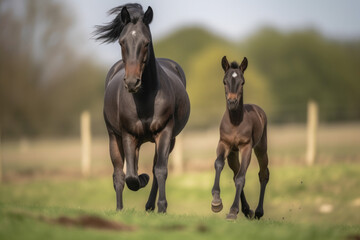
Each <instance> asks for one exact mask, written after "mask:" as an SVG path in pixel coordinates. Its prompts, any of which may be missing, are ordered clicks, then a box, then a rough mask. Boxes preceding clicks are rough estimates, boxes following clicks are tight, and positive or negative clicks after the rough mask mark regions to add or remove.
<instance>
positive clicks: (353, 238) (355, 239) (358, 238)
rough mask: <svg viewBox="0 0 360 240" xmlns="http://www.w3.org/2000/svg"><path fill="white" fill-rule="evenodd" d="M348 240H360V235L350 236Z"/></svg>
mask: <svg viewBox="0 0 360 240" xmlns="http://www.w3.org/2000/svg"><path fill="white" fill-rule="evenodd" d="M346 239H347V240H360V235H350V236H347V238H346Z"/></svg>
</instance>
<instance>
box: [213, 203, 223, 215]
mask: <svg viewBox="0 0 360 240" xmlns="http://www.w3.org/2000/svg"><path fill="white" fill-rule="evenodd" d="M222 209H223V204H222V202H221V200H220V201H214V200H213V201H212V202H211V210H212V211H213V212H215V213H218V212H220V211H221V210H222Z"/></svg>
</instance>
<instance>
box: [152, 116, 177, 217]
mask: <svg viewBox="0 0 360 240" xmlns="http://www.w3.org/2000/svg"><path fill="white" fill-rule="evenodd" d="M173 126H174V120H173V119H171V120H169V122H168V124H167V125H166V127H165V128H164V129H163V130H162V131H161V132H159V133H158V134H157V135H156V136H155V144H156V151H157V161H156V164H155V167H154V174H155V177H156V180H157V184H158V189H159V199H158V202H157V205H158V212H159V213H165V212H166V208H167V201H166V194H165V182H166V178H167V175H168V166H167V165H168V158H169V154H170V149H171V142H172V141H171V140H172V131H173Z"/></svg>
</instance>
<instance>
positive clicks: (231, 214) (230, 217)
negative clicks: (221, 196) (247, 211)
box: [226, 213, 237, 221]
mask: <svg viewBox="0 0 360 240" xmlns="http://www.w3.org/2000/svg"><path fill="white" fill-rule="evenodd" d="M236 218H237V214H234V213H229V214H227V215H226V220H230V221H234V220H236Z"/></svg>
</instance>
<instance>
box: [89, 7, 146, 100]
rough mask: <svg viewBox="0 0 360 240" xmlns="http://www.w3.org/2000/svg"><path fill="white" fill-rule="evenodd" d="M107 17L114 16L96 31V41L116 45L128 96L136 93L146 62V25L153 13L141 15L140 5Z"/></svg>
mask: <svg viewBox="0 0 360 240" xmlns="http://www.w3.org/2000/svg"><path fill="white" fill-rule="evenodd" d="M109 13H110V14H117V16H116V17H115V19H114V20H113V21H112V22H110V23H109V24H108V25H105V26H98V27H97V31H96V32H95V33H96V34H97V35H99V36H98V37H97V39H98V40H103V41H104V42H115V41H116V40H117V41H118V42H119V44H120V46H121V54H122V59H123V62H124V64H125V77H124V82H125V88H127V90H128V91H129V92H131V93H136V92H137V91H138V90H139V88H140V86H141V77H142V73H143V71H144V67H145V65H146V63H147V62H148V61H149V56H150V48H151V45H152V44H151V41H152V38H151V33H150V28H149V24H150V23H151V21H152V18H153V11H152V9H151V7H148V9H147V10H146V12H145V13H144V12H143V10H142V7H141V5H139V4H126V5H124V6H119V7H116V8H113V9H112V10H110V12H109Z"/></svg>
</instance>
